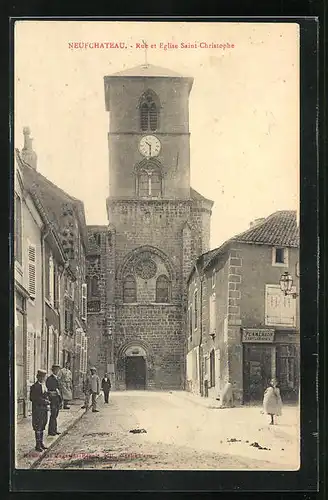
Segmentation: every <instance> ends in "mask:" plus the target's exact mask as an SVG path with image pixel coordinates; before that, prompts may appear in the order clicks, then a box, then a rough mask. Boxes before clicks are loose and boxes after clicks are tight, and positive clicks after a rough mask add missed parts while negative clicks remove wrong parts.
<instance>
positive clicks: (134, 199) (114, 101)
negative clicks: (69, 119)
mask: <svg viewBox="0 0 328 500" xmlns="http://www.w3.org/2000/svg"><path fill="white" fill-rule="evenodd" d="M104 82H105V103H106V110H107V111H108V112H109V132H108V147H109V186H110V188H109V197H108V198H107V214H108V222H109V226H108V228H105V227H101V226H98V227H97V226H92V227H91V226H90V227H89V229H88V231H89V256H88V261H89V281H88V283H89V287H88V324H89V331H90V342H89V347H90V362H91V363H92V364H95V365H96V366H97V367H98V371H99V373H100V375H102V374H103V372H105V371H109V372H111V378H112V380H113V386H114V387H115V388H116V389H138V388H139V389H152V388H153V389H182V388H184V379H185V356H186V352H185V349H186V338H187V328H186V321H185V317H186V280H187V277H188V275H189V273H190V271H191V268H192V266H193V263H194V261H195V259H196V257H197V256H198V255H200V254H202V253H204V252H206V251H208V250H209V237H210V217H211V209H212V205H213V202H212V201H210V200H207V199H206V198H204V197H203V196H201V195H200V194H199V193H197V192H196V191H195V190H193V189H192V188H191V187H190V144H189V143H190V132H189V94H190V91H191V88H192V84H193V79H192V78H188V77H183V76H180V75H179V74H177V73H174V72H172V71H170V70H167V69H163V68H159V67H156V66H152V65H143V66H138V67H136V68H133V69H128V70H125V71H122V72H120V73H116V74H113V75H110V76H106V77H105V79H104Z"/></svg>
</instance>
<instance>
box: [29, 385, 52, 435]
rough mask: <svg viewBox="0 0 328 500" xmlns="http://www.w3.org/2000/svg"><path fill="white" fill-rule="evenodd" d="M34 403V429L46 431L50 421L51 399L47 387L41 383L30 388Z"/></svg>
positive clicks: (31, 398) (31, 399)
mask: <svg viewBox="0 0 328 500" xmlns="http://www.w3.org/2000/svg"><path fill="white" fill-rule="evenodd" d="M30 401H32V428H33V430H34V431H44V429H45V428H46V425H47V421H48V409H49V399H48V392H47V390H46V387H44V386H43V385H42V384H40V382H35V384H33V385H31V387H30Z"/></svg>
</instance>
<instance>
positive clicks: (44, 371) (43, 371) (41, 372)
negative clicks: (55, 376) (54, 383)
mask: <svg viewBox="0 0 328 500" xmlns="http://www.w3.org/2000/svg"><path fill="white" fill-rule="evenodd" d="M44 375H47V372H46V370H38V371H37V373H36V376H37V377H38V376H44Z"/></svg>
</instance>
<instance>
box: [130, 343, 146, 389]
mask: <svg viewBox="0 0 328 500" xmlns="http://www.w3.org/2000/svg"><path fill="white" fill-rule="evenodd" d="M146 372H147V366H146V352H145V351H144V349H142V348H141V347H139V346H135V347H133V346H132V347H129V348H128V349H127V350H126V352H125V387H126V389H127V390H145V389H146Z"/></svg>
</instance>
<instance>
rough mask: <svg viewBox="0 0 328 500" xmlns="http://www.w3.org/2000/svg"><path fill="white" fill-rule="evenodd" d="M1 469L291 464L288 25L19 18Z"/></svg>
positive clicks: (295, 252) (293, 189) (296, 116)
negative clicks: (11, 312)
mask: <svg viewBox="0 0 328 500" xmlns="http://www.w3.org/2000/svg"><path fill="white" fill-rule="evenodd" d="M14 31H15V33H14V103H15V109H14V155H15V159H14V165H15V167H14V179H15V183H14V196H15V231H14V244H15V245H14V251H15V270H14V272H15V276H14V278H15V291H14V293H15V328H14V344H15V357H14V361H13V362H14V369H15V377H14V380H15V386H14V399H15V417H14V422H15V446H14V453H15V466H16V468H17V469H30V468H34V469H57V470H68V469H95V470H104V469H106V470H195V471H198V470H233V471H240V470H250V471H254V470H256V471H297V470H298V469H299V467H300V359H301V353H300V321H299V290H300V289H299V277H300V270H299V246H300V238H299V182H300V91H299V88H300V27H299V24H297V23H296V22H295V23H293V22H289V23H284V22H270V21H267V22H266V21H263V22H257V23H255V22H220V23H215V22H213V23H212V22H192V23H191V22H146V21H142V22H141V21H139V22H132V21H124V22H123V21H113V20H112V21H106V20H104V21H87V20H85V21H72V20H55V21H54V20H49V19H47V20H42V19H40V20H28V19H26V20H18V21H16V22H15V30H14Z"/></svg>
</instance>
